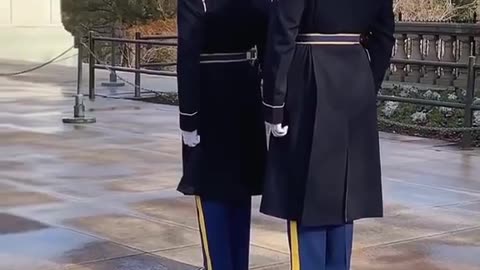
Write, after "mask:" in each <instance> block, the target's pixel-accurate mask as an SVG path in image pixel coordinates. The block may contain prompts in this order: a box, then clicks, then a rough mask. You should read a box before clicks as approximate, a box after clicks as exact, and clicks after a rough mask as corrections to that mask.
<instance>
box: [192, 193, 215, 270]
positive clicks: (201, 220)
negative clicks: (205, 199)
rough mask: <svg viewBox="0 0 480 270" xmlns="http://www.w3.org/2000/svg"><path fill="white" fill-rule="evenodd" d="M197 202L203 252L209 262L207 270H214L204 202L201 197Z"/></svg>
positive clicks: (197, 198)
mask: <svg viewBox="0 0 480 270" xmlns="http://www.w3.org/2000/svg"><path fill="white" fill-rule="evenodd" d="M195 201H196V203H197V211H198V223H199V224H200V234H201V236H202V247H203V252H204V253H205V258H206V260H207V265H206V267H207V269H206V270H213V268H212V258H211V257H210V249H209V248H208V237H207V224H206V222H205V215H204V214H203V206H202V200H201V199H200V197H199V196H196V197H195Z"/></svg>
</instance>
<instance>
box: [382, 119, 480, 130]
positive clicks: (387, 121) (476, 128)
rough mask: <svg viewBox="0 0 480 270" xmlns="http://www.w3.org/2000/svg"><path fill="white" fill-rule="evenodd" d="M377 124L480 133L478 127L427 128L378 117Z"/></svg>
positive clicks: (426, 128)
mask: <svg viewBox="0 0 480 270" xmlns="http://www.w3.org/2000/svg"><path fill="white" fill-rule="evenodd" d="M378 122H380V123H383V124H387V125H392V126H397V127H402V128H408V129H416V130H424V131H435V132H465V131H477V130H478V131H480V127H429V126H421V125H415V124H406V123H401V122H398V121H393V120H389V119H386V118H384V117H378Z"/></svg>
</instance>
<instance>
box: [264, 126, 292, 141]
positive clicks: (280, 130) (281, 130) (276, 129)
mask: <svg viewBox="0 0 480 270" xmlns="http://www.w3.org/2000/svg"><path fill="white" fill-rule="evenodd" d="M265 127H266V129H267V134H270V133H272V135H273V136H274V137H277V138H278V137H284V136H285V135H287V133H288V126H284V127H283V126H282V124H270V123H267V122H266V123H265Z"/></svg>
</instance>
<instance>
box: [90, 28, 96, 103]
mask: <svg viewBox="0 0 480 270" xmlns="http://www.w3.org/2000/svg"><path fill="white" fill-rule="evenodd" d="M88 48H89V49H90V51H89V57H88V96H89V98H90V100H94V99H95V64H96V62H97V61H96V59H95V56H94V55H93V53H94V52H95V36H94V34H93V31H90V32H88Z"/></svg>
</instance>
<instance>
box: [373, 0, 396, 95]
mask: <svg viewBox="0 0 480 270" xmlns="http://www.w3.org/2000/svg"><path fill="white" fill-rule="evenodd" d="M394 31H395V17H394V15H393V1H392V0H382V5H381V7H380V10H379V12H378V14H377V17H376V19H375V21H374V23H373V24H372V26H371V27H370V33H369V35H368V37H367V42H366V49H367V50H368V53H369V55H370V61H371V62H370V66H371V68H372V72H373V77H374V80H375V91H378V90H379V89H380V87H381V85H382V81H383V78H384V76H385V72H386V71H387V69H388V66H389V65H390V58H391V56H392V48H393V45H394V44H395V38H394V36H393V34H394Z"/></svg>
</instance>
